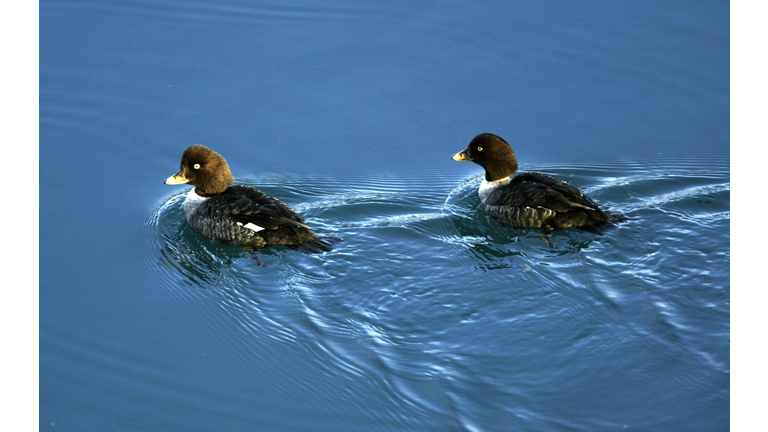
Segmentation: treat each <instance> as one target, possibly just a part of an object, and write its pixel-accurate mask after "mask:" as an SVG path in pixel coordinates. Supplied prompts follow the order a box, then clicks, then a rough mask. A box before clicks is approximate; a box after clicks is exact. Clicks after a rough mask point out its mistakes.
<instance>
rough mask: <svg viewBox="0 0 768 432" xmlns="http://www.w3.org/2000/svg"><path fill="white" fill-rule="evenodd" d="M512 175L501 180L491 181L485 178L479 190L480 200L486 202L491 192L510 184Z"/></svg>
mask: <svg viewBox="0 0 768 432" xmlns="http://www.w3.org/2000/svg"><path fill="white" fill-rule="evenodd" d="M511 178H512V176H509V177H504V178H503V179H501V180H496V181H492V182H489V181H488V180H486V179H483V182H482V183H480V188H479V189H478V190H477V195H478V196H479V197H480V202H481V203H483V204H485V200H486V199H487V198H488V195H490V194H491V192H493V191H495V190H496V188H500V187H502V186H504V185H507V184H509V181H510V179H511Z"/></svg>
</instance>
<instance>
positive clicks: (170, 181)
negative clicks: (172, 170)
mask: <svg viewBox="0 0 768 432" xmlns="http://www.w3.org/2000/svg"><path fill="white" fill-rule="evenodd" d="M184 183H189V179H187V178H186V177H184V176H183V175H181V173H176V174H174V175H172V176H170V177H168V178H167V179H166V180H165V184H167V185H177V184H184Z"/></svg>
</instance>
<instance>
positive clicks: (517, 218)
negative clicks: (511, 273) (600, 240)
mask: <svg viewBox="0 0 768 432" xmlns="http://www.w3.org/2000/svg"><path fill="white" fill-rule="evenodd" d="M453 160H456V161H470V162H474V163H476V164H478V165H480V166H481V167H483V169H485V178H484V179H483V181H482V183H481V184H480V187H479V188H478V191H477V192H478V196H479V197H480V202H481V203H482V206H483V209H484V210H485V213H486V214H487V215H489V216H490V217H491V218H493V219H494V220H496V221H497V222H498V223H500V224H502V225H505V226H509V227H512V228H540V229H541V230H542V232H543V233H544V234H545V241H546V240H547V238H548V237H546V235H547V234H548V233H550V232H552V231H553V230H559V229H565V228H579V229H582V230H584V231H589V232H593V233H597V234H603V233H604V232H605V228H607V227H609V226H612V225H614V224H616V223H617V222H618V221H620V219H622V220H623V219H624V218H621V217H619V216H615V215H612V214H608V213H606V212H604V211H603V210H601V209H600V207H598V205H597V204H596V203H595V201H594V200H592V198H590V197H589V196H587V195H586V194H585V193H584V192H582V191H581V190H579V188H577V187H575V186H572V185H570V184H568V183H566V182H564V181H562V180H559V179H556V178H554V177H552V176H550V175H547V174H542V173H536V172H524V173H519V174H517V175H515V173H517V168H518V165H517V158H515V153H514V152H513V151H512V147H510V145H509V143H507V141H505V140H504V139H503V138H501V137H500V136H498V135H494V134H491V133H482V134H479V135H477V136H476V137H474V138H473V139H472V140H471V141H470V142H469V145H467V148H466V149H464V150H462V151H460V152H458V153H456V154H454V155H453ZM547 243H548V244H550V245H551V243H550V242H547Z"/></svg>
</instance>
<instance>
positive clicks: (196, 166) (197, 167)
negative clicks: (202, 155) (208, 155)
mask: <svg viewBox="0 0 768 432" xmlns="http://www.w3.org/2000/svg"><path fill="white" fill-rule="evenodd" d="M192 168H194V169H200V164H195V165H194V166H193V167H192Z"/></svg>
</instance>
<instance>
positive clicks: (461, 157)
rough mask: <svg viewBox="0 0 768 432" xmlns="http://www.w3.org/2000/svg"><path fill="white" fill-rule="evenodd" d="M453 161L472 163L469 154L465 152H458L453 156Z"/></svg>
mask: <svg viewBox="0 0 768 432" xmlns="http://www.w3.org/2000/svg"><path fill="white" fill-rule="evenodd" d="M452 159H453V160H455V161H460V162H461V161H472V158H471V157H469V153H468V152H467V151H466V150H463V151H460V152H458V153H456V154H455V155H453V158H452Z"/></svg>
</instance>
